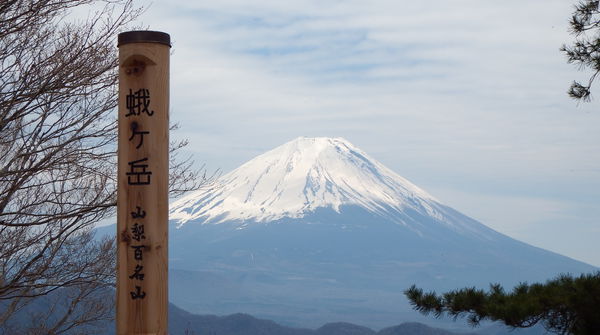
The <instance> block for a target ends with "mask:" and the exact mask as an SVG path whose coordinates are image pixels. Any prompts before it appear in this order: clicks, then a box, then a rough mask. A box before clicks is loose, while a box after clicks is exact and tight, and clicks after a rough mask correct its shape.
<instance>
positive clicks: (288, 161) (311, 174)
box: [170, 137, 443, 225]
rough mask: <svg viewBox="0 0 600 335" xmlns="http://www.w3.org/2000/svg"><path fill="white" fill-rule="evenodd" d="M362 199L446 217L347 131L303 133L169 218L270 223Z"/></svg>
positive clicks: (379, 208) (184, 201) (369, 204)
mask: <svg viewBox="0 0 600 335" xmlns="http://www.w3.org/2000/svg"><path fill="white" fill-rule="evenodd" d="M343 205H358V206H360V207H363V208H365V209H367V210H368V211H370V212H373V213H376V214H380V215H386V214H389V211H390V210H397V211H404V210H405V209H407V208H410V209H412V210H415V211H417V212H419V213H421V214H423V215H427V216H430V217H434V218H437V219H439V220H442V219H443V211H441V210H440V209H439V206H438V205H439V203H438V201H437V200H435V199H434V198H433V197H432V196H431V195H429V194H427V193H426V192H425V191H423V190H422V189H420V188H419V187H417V186H415V185H414V184H412V183H411V182H409V181H408V180H406V179H404V178H402V177H401V176H399V175H397V174H396V173H394V172H393V171H391V170H390V169H388V168H386V167H385V166H383V165H382V164H381V163H379V162H377V161H376V160H374V159H373V158H371V157H369V156H368V155H367V154H366V153H364V152H363V151H361V150H360V149H358V148H356V147H354V146H353V145H352V144H351V143H349V142H348V141H346V140H345V139H343V138H326V137H318V138H307V137H300V138H297V139H295V140H292V141H290V142H288V143H286V144H283V145H281V146H279V147H277V148H275V149H273V150H271V151H268V152H266V153H264V154H262V155H259V156H257V157H256V158H254V159H252V160H250V161H248V162H247V163H245V164H243V165H242V166H240V167H239V168H237V169H235V170H233V171H232V172H230V173H228V174H226V175H224V176H223V177H222V178H220V179H219V181H218V182H217V184H216V185H215V186H214V187H212V188H210V189H205V190H199V191H196V192H193V193H191V194H189V195H187V196H185V197H183V198H180V199H178V200H177V201H175V202H174V203H173V204H172V205H171V212H170V219H171V220H175V221H176V222H178V223H179V224H180V225H181V224H184V223H186V222H188V221H192V220H200V221H202V222H203V223H220V222H224V221H232V220H238V221H245V220H252V221H256V222H266V221H273V220H278V219H281V218H283V217H289V218H301V217H303V216H304V215H306V214H308V213H311V212H314V210H315V209H317V208H321V207H325V208H331V209H333V210H335V211H339V210H340V207H341V206H343Z"/></svg>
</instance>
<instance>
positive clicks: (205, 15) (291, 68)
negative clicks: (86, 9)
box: [136, 0, 600, 266]
mask: <svg viewBox="0 0 600 335" xmlns="http://www.w3.org/2000/svg"><path fill="white" fill-rule="evenodd" d="M573 4H574V1H565V0H518V1H517V0H504V1H491V0H450V1H448V0H445V1H442V0H430V1H426V2H425V1H404V0H395V1H385V0H383V1H379V0H373V1H341V0H319V1H296V0H292V1H276V0H253V1H241V0H220V1H190V0H155V1H153V3H152V4H150V5H149V6H148V7H147V9H146V11H145V12H144V14H143V15H141V16H140V18H139V20H138V21H137V22H136V24H139V25H141V26H144V27H147V28H149V29H151V30H159V31H164V32H167V33H169V34H170V35H171V38H172V41H173V48H172V56H171V120H172V121H175V122H179V123H180V125H181V128H180V129H179V130H178V131H176V132H174V133H173V134H172V137H174V138H187V139H188V140H189V142H190V145H189V146H188V148H187V153H189V154H191V155H193V157H194V159H195V160H196V162H198V164H199V165H200V164H206V166H207V168H208V170H209V172H210V171H213V170H216V169H220V170H222V171H223V172H225V173H226V172H229V171H230V170H232V169H234V168H236V167H237V166H239V165H241V164H242V163H244V162H246V161H247V160H249V159H251V158H253V157H254V156H256V155H259V154H261V153H263V152H265V151H267V150H270V149H272V148H274V147H276V146H279V145H281V144H283V143H285V142H288V141H290V140H292V139H294V138H296V137H299V136H327V137H343V138H345V139H347V140H348V141H350V142H351V143H353V144H354V145H355V146H357V147H359V148H361V149H362V150H363V151H365V152H367V153H368V154H369V155H370V156H372V157H373V158H375V159H377V160H379V161H380V162H381V163H383V164H384V165H386V166H387V167H389V168H390V169H392V170H394V171H395V172H397V173H398V174H400V175H401V176H403V177H405V178H407V179H408V180H410V181H412V182H413V183H415V184H416V185H418V186H420V187H421V188H423V189H425V190H426V191H427V192H429V193H430V194H432V195H433V196H435V197H436V198H437V199H439V200H440V201H441V202H443V203H445V204H447V205H450V206H451V207H454V208H455V209H457V210H459V211H461V212H463V213H464V214H466V215H469V216H471V217H473V218H475V219H477V220H479V221H481V222H482V223H484V224H486V225H488V226H489V227H491V228H493V229H495V230H497V231H499V232H502V233H504V234H506V235H508V236H511V237H513V238H516V239H519V240H521V241H524V242H527V243H530V244H532V245H535V246H538V247H542V248H545V249H548V250H551V251H554V252H557V253H561V254H564V255H567V256H569V257H572V258H575V259H578V260H581V261H584V262H587V263H590V264H592V265H596V266H600V243H598V241H599V240H600V222H599V220H598V218H599V217H600V101H598V99H593V100H592V102H590V103H578V102H576V101H574V100H572V99H570V98H569V97H568V96H567V94H566V91H567V89H568V87H569V85H570V83H571V82H572V81H573V80H584V81H585V80H587V78H588V77H589V75H590V72H589V71H579V70H578V69H577V67H575V66H573V65H570V64H567V63H566V57H565V56H564V55H563V54H562V53H561V52H560V51H559V48H560V47H561V45H563V44H564V43H567V44H568V43H570V42H572V41H573V36H571V35H569V33H568V19H569V17H570V15H571V13H572V10H573ZM599 85H600V84H599ZM592 94H594V91H592ZM596 96H600V92H596Z"/></svg>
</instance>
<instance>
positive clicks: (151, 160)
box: [117, 31, 171, 335]
mask: <svg viewBox="0 0 600 335" xmlns="http://www.w3.org/2000/svg"><path fill="white" fill-rule="evenodd" d="M118 40H119V42H118V46H119V118H118V123H119V126H118V128H119V139H118V171H117V174H118V196H117V198H118V199H117V229H118V231H117V253H118V270H117V334H118V335H165V334H167V308H168V287H167V271H168V255H167V253H168V244H167V243H168V226H167V225H168V203H169V202H168V183H169V55H170V53H169V52H170V43H171V42H170V37H169V35H168V34H166V33H162V32H156V31H129V32H124V33H121V34H119V38H118Z"/></svg>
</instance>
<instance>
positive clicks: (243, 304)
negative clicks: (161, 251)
mask: <svg viewBox="0 0 600 335" xmlns="http://www.w3.org/2000/svg"><path fill="white" fill-rule="evenodd" d="M507 210H510V209H507ZM170 228H171V229H170V234H171V237H170V239H171V245H170V259H169V261H170V268H171V270H170V277H171V279H170V296H171V300H172V301H173V302H174V303H175V304H177V305H179V306H181V307H184V308H185V309H187V310H189V311H192V312H194V313H205V314H209V313H210V314H215V313H216V314H231V313H238V312H243V313H248V314H252V315H255V316H258V317H262V318H269V319H272V320H275V321H278V322H281V323H284V324H288V325H294V326H302V327H311V326H319V325H322V324H324V323H326V322H332V321H346V322H352V323H356V324H361V325H365V326H369V327H375V328H377V327H384V326H389V325H392V324H398V323H400V322H403V321H425V322H428V323H431V321H432V320H431V319H425V318H423V317H422V316H420V315H419V314H417V313H416V312H414V311H412V309H411V308H410V306H409V305H408V303H407V301H406V299H405V297H404V295H403V293H402V292H403V290H405V289H406V288H408V287H410V285H412V284H417V285H418V286H420V287H424V288H426V289H435V290H448V289H454V288H459V287H465V286H478V287H482V288H486V287H487V286H488V285H489V283H501V284H503V285H505V286H508V287H510V286H512V285H515V284H517V283H518V282H521V281H529V282H531V281H545V280H547V279H549V278H551V277H553V276H556V275H558V274H560V273H573V274H579V273H582V272H590V271H595V270H597V269H596V268H594V267H592V266H590V265H587V264H585V263H582V262H579V261H576V260H573V259H570V258H567V257H564V256H561V255H558V254H555V253H552V252H550V251H546V250H543V249H540V248H536V247H533V246H530V245H528V244H525V243H523V242H520V241H517V240H514V239H512V238H510V237H508V236H505V235H503V234H501V233H499V232H496V231H494V230H492V229H490V228H488V227H486V226H485V225H483V224H482V223H479V222H477V221H476V220H473V219H471V218H469V217H467V216H465V215H463V214H461V213H460V212H458V211H456V210H454V209H452V208H450V207H448V206H446V205H444V204H442V203H441V202H440V201H438V200H436V199H435V198H434V197H433V196H431V195H429V194H428V193H427V192H425V191H424V190H422V189H420V188H419V187H417V186H416V185H414V184H412V183H411V182H409V181H408V180H406V179H404V178H402V177H401V176H399V175H398V174H396V173H394V172H393V171H391V170H390V169H388V168H386V167H385V166H383V165H382V164H381V163H379V162H377V161H376V160H375V159H373V158H371V157H370V156H369V155H367V154H366V153H365V152H363V151H361V150H360V149H358V148H356V147H355V146H353V145H352V144H351V143H349V142H348V141H346V140H344V139H342V138H305V137H301V138H298V139H295V140H293V141H291V142H288V143H286V144H284V145H281V146H279V147H277V148H275V149H273V150H271V151H268V152H266V153H264V154H262V155H259V156H257V157H256V158H254V159H252V160H250V161H248V162H247V163H245V164H243V165H242V166H240V167H239V168H237V169H235V170H233V171H231V172H230V173H228V174H226V175H224V176H223V177H222V178H220V179H219V180H218V181H217V182H216V183H215V184H214V185H211V187H209V188H206V189H202V190H199V191H196V192H193V193H190V194H188V195H186V196H184V197H182V198H180V199H178V200H176V201H175V202H173V203H172V204H171V206H170ZM438 324H440V325H443V326H448V324H445V323H444V321H438Z"/></svg>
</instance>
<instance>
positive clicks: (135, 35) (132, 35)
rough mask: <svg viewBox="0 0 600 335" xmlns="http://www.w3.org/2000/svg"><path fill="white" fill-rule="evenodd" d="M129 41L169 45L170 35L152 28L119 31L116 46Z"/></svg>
mask: <svg viewBox="0 0 600 335" xmlns="http://www.w3.org/2000/svg"><path fill="white" fill-rule="evenodd" d="M129 43H159V44H164V45H167V46H169V47H171V36H169V34H167V33H163V32H161V31H152V30H132V31H126V32H123V33H120V34H119V38H118V42H117V47H120V46H121V45H125V44H129Z"/></svg>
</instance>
